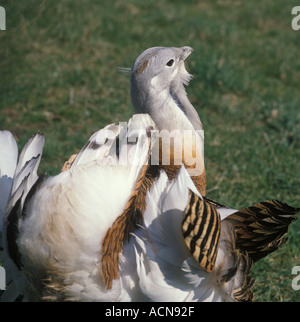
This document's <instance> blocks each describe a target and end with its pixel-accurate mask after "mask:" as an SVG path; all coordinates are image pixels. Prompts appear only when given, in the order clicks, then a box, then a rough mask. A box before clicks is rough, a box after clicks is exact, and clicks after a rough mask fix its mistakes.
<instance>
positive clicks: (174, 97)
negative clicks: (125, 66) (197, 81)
mask: <svg viewBox="0 0 300 322" xmlns="http://www.w3.org/2000/svg"><path fill="white" fill-rule="evenodd" d="M131 100H132V104H133V106H134V109H135V112H136V113H148V114H149V115H150V116H151V118H152V119H153V121H154V122H155V124H156V125H157V127H158V129H159V130H169V131H172V130H181V131H183V130H202V129H203V128H202V123H201V121H200V118H199V115H198V113H197V111H196V110H195V109H194V107H193V105H192V104H191V103H190V101H189V99H188V97H187V94H186V91H185V88H184V86H183V85H182V84H180V85H179V86H177V87H176V88H174V89H173V90H172V91H170V90H167V89H166V90H160V91H158V90H157V89H156V88H155V87H153V86H151V84H147V86H145V87H144V88H143V87H138V86H137V84H136V82H135V80H133V79H132V81H131Z"/></svg>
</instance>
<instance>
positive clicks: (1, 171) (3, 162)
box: [0, 131, 18, 250]
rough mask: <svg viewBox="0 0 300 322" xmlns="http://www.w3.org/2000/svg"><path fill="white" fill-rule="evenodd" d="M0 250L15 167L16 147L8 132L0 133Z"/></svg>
mask: <svg viewBox="0 0 300 322" xmlns="http://www.w3.org/2000/svg"><path fill="white" fill-rule="evenodd" d="M0 151H1V153H0V250H1V248H2V247H3V245H2V222H3V218H4V213H5V209H6V206H7V203H8V200H9V198H10V195H11V189H12V185H13V175H14V172H15V169H16V165H17V158H18V147H17V143H16V140H15V139H14V137H13V135H12V134H11V133H10V132H9V131H0Z"/></svg>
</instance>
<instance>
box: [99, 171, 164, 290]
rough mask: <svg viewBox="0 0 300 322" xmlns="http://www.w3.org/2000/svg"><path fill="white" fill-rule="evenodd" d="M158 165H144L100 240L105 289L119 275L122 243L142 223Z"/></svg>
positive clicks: (109, 286)
mask: <svg viewBox="0 0 300 322" xmlns="http://www.w3.org/2000/svg"><path fill="white" fill-rule="evenodd" d="M159 171H160V168H159V166H148V165H144V167H143V168H142V171H141V174H140V176H139V179H138V181H137V184H136V187H135V189H134V191H133V192H132V194H131V195H130V197H129V200H128V202H127V204H126V206H125V208H124V211H123V212H122V214H121V215H120V216H119V217H118V218H117V219H116V220H115V221H114V223H113V225H112V227H111V228H109V229H108V231H107V232H106V234H105V236H104V238H103V240H102V257H101V274H102V277H103V279H104V281H105V285H106V288H107V289H111V287H112V281H113V280H114V279H116V278H118V276H119V268H118V263H119V255H120V253H121V251H122V249H123V244H124V242H126V241H129V239H130V233H132V232H133V231H134V230H135V229H136V227H137V225H141V224H142V220H143V214H144V211H145V208H146V193H147V191H148V190H149V189H150V188H151V186H152V184H153V182H154V181H155V180H156V178H157V177H158V176H159Z"/></svg>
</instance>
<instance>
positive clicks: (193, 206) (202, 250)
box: [181, 191, 221, 272]
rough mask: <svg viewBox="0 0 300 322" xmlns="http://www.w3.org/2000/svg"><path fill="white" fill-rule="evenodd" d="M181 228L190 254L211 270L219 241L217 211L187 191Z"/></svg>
mask: <svg viewBox="0 0 300 322" xmlns="http://www.w3.org/2000/svg"><path fill="white" fill-rule="evenodd" d="M181 228H182V234H183V239H184V242H185V245H186V247H187V248H188V250H189V252H190V254H191V255H192V256H193V257H194V259H195V260H196V261H197V262H198V263H199V265H200V266H201V267H202V268H203V269H204V270H205V271H207V272H212V271H213V269H214V266H215V262H216V257H217V252H218V246H219V241H220V230H221V218H220V215H219V213H218V211H217V210H216V209H215V208H213V207H211V206H210V205H209V204H208V203H206V202H205V201H204V200H203V199H201V198H200V197H199V196H198V195H196V194H195V193H193V192H192V191H189V200H188V203H187V207H186V210H185V216H184V219H183V221H182V224H181Z"/></svg>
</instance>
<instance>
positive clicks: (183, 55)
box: [180, 46, 194, 60]
mask: <svg viewBox="0 0 300 322" xmlns="http://www.w3.org/2000/svg"><path fill="white" fill-rule="evenodd" d="M180 49H181V50H182V53H181V55H180V59H182V60H185V59H186V58H187V57H188V56H189V55H190V54H191V53H192V52H193V51H194V49H193V48H192V47H189V46H184V47H181V48H180Z"/></svg>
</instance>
